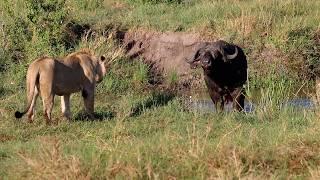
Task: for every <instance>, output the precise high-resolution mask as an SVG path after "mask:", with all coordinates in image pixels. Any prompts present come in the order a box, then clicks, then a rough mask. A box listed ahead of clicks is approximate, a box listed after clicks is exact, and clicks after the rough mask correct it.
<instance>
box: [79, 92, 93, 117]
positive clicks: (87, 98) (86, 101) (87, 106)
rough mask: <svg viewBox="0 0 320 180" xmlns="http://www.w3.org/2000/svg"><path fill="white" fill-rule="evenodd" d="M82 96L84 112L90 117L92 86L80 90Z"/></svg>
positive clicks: (91, 114)
mask: <svg viewBox="0 0 320 180" xmlns="http://www.w3.org/2000/svg"><path fill="white" fill-rule="evenodd" d="M82 97H83V101H84V107H85V111H86V113H87V114H88V115H89V118H90V119H93V118H94V87H93V88H87V89H83V90H82Z"/></svg>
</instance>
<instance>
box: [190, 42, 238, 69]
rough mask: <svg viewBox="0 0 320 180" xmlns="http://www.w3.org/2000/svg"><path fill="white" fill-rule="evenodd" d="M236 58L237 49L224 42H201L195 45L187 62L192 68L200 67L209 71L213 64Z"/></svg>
mask: <svg viewBox="0 0 320 180" xmlns="http://www.w3.org/2000/svg"><path fill="white" fill-rule="evenodd" d="M230 52H231V53H230ZM237 56H238V48H237V47H236V46H234V45H231V44H229V43H227V42H225V41H221V40H220V41H216V42H212V43H209V42H203V43H199V44H198V45H196V47H195V49H194V53H193V54H192V56H191V57H190V58H189V59H187V62H188V63H189V64H190V65H191V67H192V68H194V67H197V66H199V65H200V66H202V68H204V69H209V68H210V67H211V66H212V65H213V63H214V62H219V61H220V62H223V63H228V62H230V61H232V60H233V59H235V58H236V57H237Z"/></svg>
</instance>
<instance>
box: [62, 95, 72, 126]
mask: <svg viewBox="0 0 320 180" xmlns="http://www.w3.org/2000/svg"><path fill="white" fill-rule="evenodd" d="M61 111H62V116H63V117H64V118H67V119H68V120H70V119H71V111H70V94H68V95H64V96H61Z"/></svg>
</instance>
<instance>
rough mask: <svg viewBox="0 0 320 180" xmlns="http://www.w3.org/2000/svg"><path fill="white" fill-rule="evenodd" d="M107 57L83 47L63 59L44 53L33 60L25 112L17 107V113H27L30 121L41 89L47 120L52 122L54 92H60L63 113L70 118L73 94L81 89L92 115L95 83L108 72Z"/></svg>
mask: <svg viewBox="0 0 320 180" xmlns="http://www.w3.org/2000/svg"><path fill="white" fill-rule="evenodd" d="M105 59H106V58H105V57H104V56H100V57H99V58H97V57H96V56H95V55H93V53H92V51H90V50H81V51H79V52H75V53H72V54H70V55H68V56H66V57H65V58H63V59H60V60H58V59H55V58H51V57H42V58H39V59H37V60H35V61H33V62H32V63H31V64H30V65H29V67H28V72H27V77H26V84H27V107H26V109H25V111H23V112H19V111H16V112H15V117H16V118H21V117H22V116H23V115H24V114H27V115H28V121H29V122H30V123H31V122H32V121H33V118H34V109H35V104H36V100H37V98H38V95H39V93H40V95H41V99H42V101H43V111H44V117H45V119H46V122H47V124H49V123H50V122H51V111H52V107H53V103H54V96H55V95H58V96H61V110H62V115H63V117H65V118H67V119H70V118H71V112H70V95H71V94H72V93H76V92H79V91H81V92H82V97H83V100H84V107H85V111H86V113H87V114H88V116H89V118H93V117H94V116H93V115H94V93H95V87H96V84H97V83H99V82H101V81H102V80H103V77H104V76H105V74H106V72H107V70H106V65H105V63H104V60H105Z"/></svg>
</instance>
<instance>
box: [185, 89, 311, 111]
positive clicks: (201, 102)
mask: <svg viewBox="0 0 320 180" xmlns="http://www.w3.org/2000/svg"><path fill="white" fill-rule="evenodd" d="M256 99H257V100H256V101H255V102H252V101H248V100H245V102H244V112H246V113H250V112H254V110H255V109H256V108H257V107H258V106H259V105H263V104H261V103H259V102H258V101H259V100H258V99H259V98H258V97H256ZM187 103H188V106H189V108H190V109H193V110H197V111H201V112H215V106H214V104H213V102H212V100H211V99H210V97H209V96H208V95H207V93H205V92H198V93H196V94H194V96H190V97H189V99H188V102H187ZM280 106H281V108H284V107H290V108H298V109H314V108H316V102H315V101H314V100H312V99H311V98H310V97H307V96H305V95H304V96H300V97H292V98H290V99H289V100H287V101H284V102H283V103H282V104H281V105H280ZM232 110H233V108H232V104H231V103H230V104H227V105H226V106H225V111H227V112H230V111H232Z"/></svg>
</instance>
